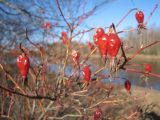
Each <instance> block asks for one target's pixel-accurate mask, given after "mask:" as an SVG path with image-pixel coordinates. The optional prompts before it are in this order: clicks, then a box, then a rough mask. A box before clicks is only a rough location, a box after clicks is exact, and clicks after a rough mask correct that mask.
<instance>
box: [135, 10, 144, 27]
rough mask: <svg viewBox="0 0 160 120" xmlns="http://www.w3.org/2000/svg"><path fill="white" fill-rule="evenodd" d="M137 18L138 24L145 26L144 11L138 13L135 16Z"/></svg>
mask: <svg viewBox="0 0 160 120" xmlns="http://www.w3.org/2000/svg"><path fill="white" fill-rule="evenodd" d="M135 17H136V20H137V22H138V24H143V20H144V13H143V12H142V11H137V12H136V14H135Z"/></svg>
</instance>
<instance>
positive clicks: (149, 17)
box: [144, 0, 160, 26]
mask: <svg viewBox="0 0 160 120" xmlns="http://www.w3.org/2000/svg"><path fill="white" fill-rule="evenodd" d="M159 2H160V0H159V1H158V3H156V4H155V6H154V8H153V10H152V11H151V13H150V15H149V16H148V18H147V20H146V22H145V24H144V25H145V26H146V25H147V23H148V22H149V20H150V19H151V17H152V15H153V13H154V12H155V11H156V9H157V8H158V4H159Z"/></svg>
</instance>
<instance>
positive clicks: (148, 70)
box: [145, 64, 152, 73]
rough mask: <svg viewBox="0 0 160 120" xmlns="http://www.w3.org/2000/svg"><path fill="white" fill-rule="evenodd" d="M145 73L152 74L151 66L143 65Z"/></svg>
mask: <svg viewBox="0 0 160 120" xmlns="http://www.w3.org/2000/svg"><path fill="white" fill-rule="evenodd" d="M145 71H146V72H148V73H150V72H152V66H151V65H150V64H146V65H145Z"/></svg>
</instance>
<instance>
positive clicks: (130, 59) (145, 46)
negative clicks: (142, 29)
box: [128, 41, 160, 61]
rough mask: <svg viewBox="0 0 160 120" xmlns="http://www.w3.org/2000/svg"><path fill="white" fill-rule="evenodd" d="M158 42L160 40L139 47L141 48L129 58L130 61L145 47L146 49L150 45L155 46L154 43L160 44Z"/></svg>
mask: <svg viewBox="0 0 160 120" xmlns="http://www.w3.org/2000/svg"><path fill="white" fill-rule="evenodd" d="M158 43H160V41H155V42H153V43H151V44H149V45H147V46H145V47H143V48H141V49H139V50H138V51H137V52H135V53H134V54H133V55H132V56H131V57H129V58H128V61H130V60H131V59H133V58H135V57H136V56H137V55H138V54H139V53H141V52H142V51H143V50H144V49H146V48H148V47H151V46H153V45H155V44H158Z"/></svg>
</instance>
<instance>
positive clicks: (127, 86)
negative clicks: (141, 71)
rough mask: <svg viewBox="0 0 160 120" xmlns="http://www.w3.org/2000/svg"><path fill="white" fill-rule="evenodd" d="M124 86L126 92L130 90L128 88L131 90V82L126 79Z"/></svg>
mask: <svg viewBox="0 0 160 120" xmlns="http://www.w3.org/2000/svg"><path fill="white" fill-rule="evenodd" d="M124 87H125V89H126V90H127V91H128V92H130V90H131V82H130V81H129V80H126V81H125V83H124Z"/></svg>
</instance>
